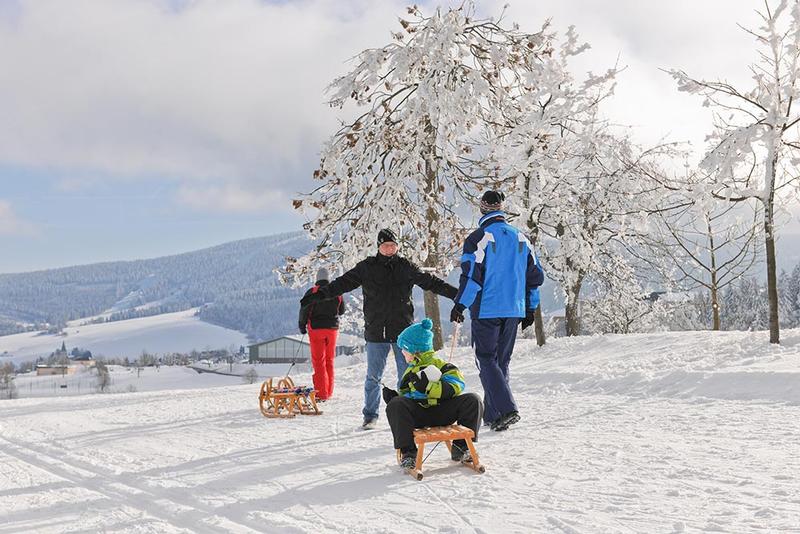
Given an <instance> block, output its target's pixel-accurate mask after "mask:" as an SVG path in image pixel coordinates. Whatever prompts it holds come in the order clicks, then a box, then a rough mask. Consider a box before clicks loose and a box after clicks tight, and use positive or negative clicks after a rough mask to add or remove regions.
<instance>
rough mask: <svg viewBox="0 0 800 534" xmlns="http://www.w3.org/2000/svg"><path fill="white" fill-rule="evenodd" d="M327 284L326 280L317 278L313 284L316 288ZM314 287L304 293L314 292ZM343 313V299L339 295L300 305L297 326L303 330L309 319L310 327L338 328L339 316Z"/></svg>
mask: <svg viewBox="0 0 800 534" xmlns="http://www.w3.org/2000/svg"><path fill="white" fill-rule="evenodd" d="M327 285H328V281H327V280H318V281H317V283H316V284H315V285H314V287H316V288H321V287H325V286H327ZM314 287H312V288H311V289H309V290H308V291H306V295H310V294H311V293H313V292H314ZM343 313H344V300H343V299H342V298H341V297H334V298H330V299H325V300H320V301H318V302H315V303H313V304H309V305H308V306H301V307H300V319H299V323H298V326H299V327H300V331H301V332H305V330H306V328H307V326H308V322H309V321H311V329H312V330H314V329H318V328H331V329H334V330H338V328H339V316H340V315H342V314H343Z"/></svg>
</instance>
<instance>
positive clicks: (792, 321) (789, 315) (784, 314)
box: [778, 264, 800, 328]
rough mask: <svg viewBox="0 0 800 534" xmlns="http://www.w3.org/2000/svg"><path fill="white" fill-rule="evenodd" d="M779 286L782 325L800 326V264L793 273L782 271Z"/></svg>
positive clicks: (789, 326) (785, 326) (787, 326)
mask: <svg viewBox="0 0 800 534" xmlns="http://www.w3.org/2000/svg"><path fill="white" fill-rule="evenodd" d="M778 287H779V288H780V313H781V326H782V327H784V328H795V327H797V326H800V264H798V265H796V266H795V268H794V269H792V272H791V273H788V274H787V273H785V272H781V276H780V277H779V278H778Z"/></svg>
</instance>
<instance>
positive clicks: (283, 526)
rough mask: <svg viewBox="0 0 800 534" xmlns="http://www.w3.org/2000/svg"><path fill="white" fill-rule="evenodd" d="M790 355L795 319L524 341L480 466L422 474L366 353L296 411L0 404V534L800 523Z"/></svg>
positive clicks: (104, 400) (252, 395)
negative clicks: (308, 410) (399, 443)
mask: <svg viewBox="0 0 800 534" xmlns="http://www.w3.org/2000/svg"><path fill="white" fill-rule="evenodd" d="M470 354H471V353H470V350H469V349H468V348H462V349H457V350H456V353H455V355H454V357H453V360H454V361H455V362H456V363H457V364H458V365H459V366H461V367H462V369H463V370H464V371H465V374H466V378H467V384H468V387H469V388H470V389H472V390H475V391H479V390H480V387H479V382H478V380H477V376H476V372H475V369H474V364H473V363H472V359H471V356H470ZM389 367H390V369H389V372H390V373H389V375H390V376H391V374H392V372H393V371H392V370H391V364H389ZM799 368H800V331H785V332H783V345H782V346H780V347H770V346H769V345H768V343H767V338H766V335H765V334H764V333H756V334H752V333H717V334H714V333H710V332H704V333H669V334H656V335H630V336H600V337H585V338H574V339H556V340H551V341H550V342H549V343H548V345H547V346H546V347H544V348H541V349H540V348H537V347H536V346H535V345H534V344H533V343H532V342H522V343H520V345H519V346H518V350H517V352H516V354H515V358H514V360H513V362H512V374H513V379H512V383H513V386H514V388H515V392H516V396H517V402H518V404H519V405H520V410H521V413H522V416H523V419H522V421H521V422H520V423H518V424H517V425H515V426H514V427H512V429H511V430H509V431H508V432H504V433H492V432H490V431H484V432H482V433H481V436H480V441H479V443H478V444H477V448H478V452H479V453H480V454H481V459H482V461H483V463H485V464H486V466H487V471H486V473H485V474H483V475H478V474H476V473H473V472H472V471H470V470H467V469H465V468H463V467H459V466H456V465H453V464H452V463H451V462H450V460H449V458H448V456H447V454H446V452H445V451H446V449H444V447H443V446H440V447H439V448H438V449H436V450H434V451H433V452H432V454H431V455H430V457H429V458H428V459H427V461H426V463H425V468H426V472H427V475H426V478H425V479H424V480H423V481H422V482H417V481H415V480H413V479H412V478H411V477H409V476H407V475H404V474H402V473H400V472H399V470H398V468H397V466H396V463H395V456H394V451H393V450H392V445H391V435H390V432H389V430H388V427H387V425H386V423H385V419H384V420H382V425H381V426H380V427H379V428H378V429H377V430H374V431H370V432H364V431H361V430H358V429H357V427H358V425H359V423H360V421H361V414H360V409H361V400H362V398H361V397H362V380H363V375H364V367H363V364H355V365H351V366H346V367H340V368H339V369H338V376H337V383H336V391H335V398H334V400H332V401H330V402H328V403H327V404H324V405H322V406H323V409H324V411H325V413H324V414H323V415H322V416H320V417H299V418H297V419H294V420H273V419H265V418H263V417H262V416H261V415H260V413H259V411H258V408H257V394H258V384H253V385H231V386H222V387H215V388H208V389H202V390H186V391H171V390H166V391H157V392H139V393H122V394H113V395H89V396H81V397H71V398H50V399H19V400H13V401H2V402H0V534H1V533H10V532H23V531H25V532H27V531H35V532H96V531H113V532H159V533H161V532H269V533H282V532H314V533H321V532H330V533H341V532H364V533H372V532H453V533H455V532H459V533H460V532H482V533H483V532H492V533H494V532H498V533H506V532H524V533H530V532H565V533H587V532H603V533H607V532H620V533H628V532H648V533H650V532H664V533H668V532H699V531H714V532H733V533H743V532H800V371H798V369H799ZM297 379H298V380H297V381H298V382H306V381H308V375H297Z"/></svg>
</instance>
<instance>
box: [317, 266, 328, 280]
mask: <svg viewBox="0 0 800 534" xmlns="http://www.w3.org/2000/svg"><path fill="white" fill-rule="evenodd" d="M327 279H328V269H326V268H325V267H320V269H319V271H317V281H319V280H327Z"/></svg>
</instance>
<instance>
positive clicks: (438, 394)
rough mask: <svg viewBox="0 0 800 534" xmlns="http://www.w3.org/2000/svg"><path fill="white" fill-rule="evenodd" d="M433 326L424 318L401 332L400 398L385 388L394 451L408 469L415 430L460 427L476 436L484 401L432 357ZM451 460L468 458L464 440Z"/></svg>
mask: <svg viewBox="0 0 800 534" xmlns="http://www.w3.org/2000/svg"><path fill="white" fill-rule="evenodd" d="M432 328H433V322H432V321H431V320H430V319H428V318H425V319H424V320H423V321H422V322H420V323H415V324H412V325H411V326H409V327H408V328H406V329H405V330H403V331H402V332H401V333H400V335H399V336H398V337H397V345H398V346H399V347H400V350H402V352H403V356H405V358H406V361H407V362H408V368H407V369H406V371H405V373H404V374H403V378H402V379H401V381H400V394H399V395H398V392H397V391H394V390H393V389H389V388H387V387H385V386H384V388H383V400H384V401H386V418H387V419H388V420H389V426H391V428H392V435H393V436H394V447H395V449H400V452H401V453H402V458H401V461H400V465H401V467H403V468H405V469H411V468H413V467H414V465H415V463H416V456H417V446H416V445H415V444H414V429H416V428H421V427H426V426H444V425H450V424H453V423H458V424H460V425H463V426H465V427H467V428H470V429H472V431H473V432H475V437H474V438H473V441H477V439H478V427H479V426H480V423H481V419H482V417H483V402H482V401H481V398H480V397H479V396H478V395H476V394H475V393H464V394H462V391H464V376H463V375H462V374H461V371H459V370H458V368H457V367H456V366H455V365H453V364H452V363H448V362H445V361H444V360H441V359H439V358H437V357H436V353H435V352H434V351H433V331H432ZM451 458H452V459H453V461H456V462H469V461H470V460H471V458H470V454H469V449H468V447H467V444H466V442H465V441H464V440H463V439H461V440H456V441H454V442H453V447H452V450H451Z"/></svg>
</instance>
